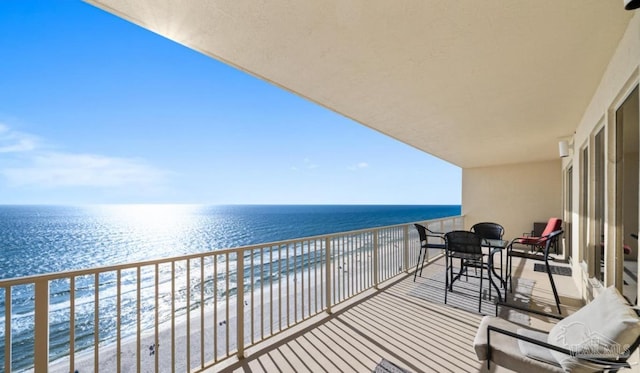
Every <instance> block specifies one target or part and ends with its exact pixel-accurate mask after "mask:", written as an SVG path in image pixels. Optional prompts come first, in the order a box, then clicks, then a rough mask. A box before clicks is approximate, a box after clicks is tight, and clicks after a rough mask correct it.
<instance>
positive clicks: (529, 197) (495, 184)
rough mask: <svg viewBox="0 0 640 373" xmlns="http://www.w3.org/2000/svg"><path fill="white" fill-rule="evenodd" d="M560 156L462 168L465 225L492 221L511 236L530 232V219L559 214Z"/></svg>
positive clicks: (535, 219)
mask: <svg viewBox="0 0 640 373" xmlns="http://www.w3.org/2000/svg"><path fill="white" fill-rule="evenodd" d="M560 166H561V164H560V159H558V160H552V161H546V162H535V163H521V164H517V165H503V166H495V167H480V168H467V169H463V170H462V213H463V214H464V215H465V227H466V228H467V229H469V228H470V227H471V226H472V225H473V224H474V223H477V222H481V221H493V222H496V223H500V224H501V225H502V226H503V227H504V229H505V238H507V239H511V238H514V237H517V236H520V235H522V233H524V232H530V231H531V229H532V227H533V222H546V221H547V220H548V219H549V218H550V217H552V216H553V217H562V215H561V214H562V171H561V167H560Z"/></svg>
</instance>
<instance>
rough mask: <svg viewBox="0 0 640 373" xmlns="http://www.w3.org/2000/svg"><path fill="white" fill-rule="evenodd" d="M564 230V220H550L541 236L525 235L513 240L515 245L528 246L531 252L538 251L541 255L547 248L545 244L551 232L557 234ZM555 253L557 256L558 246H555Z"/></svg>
mask: <svg viewBox="0 0 640 373" xmlns="http://www.w3.org/2000/svg"><path fill="white" fill-rule="evenodd" d="M560 229H562V219H560V218H549V221H547V225H546V226H545V227H544V231H542V234H540V236H534V235H533V232H532V233H531V234H526V233H525V234H524V235H523V236H521V237H517V238H514V239H513V243H516V244H519V245H525V246H528V247H529V248H530V249H531V251H534V250H535V251H536V253H540V252H542V250H544V247H545V243H546V238H545V237H547V236H548V235H549V234H550V233H551V232H555V231H558V230H560ZM553 249H554V252H555V253H556V254H557V253H558V246H557V245H554V246H553Z"/></svg>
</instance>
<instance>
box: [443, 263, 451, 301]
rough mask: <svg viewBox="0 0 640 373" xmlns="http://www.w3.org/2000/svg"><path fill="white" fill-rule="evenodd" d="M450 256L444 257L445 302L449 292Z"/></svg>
mask: <svg viewBox="0 0 640 373" xmlns="http://www.w3.org/2000/svg"><path fill="white" fill-rule="evenodd" d="M449 260H450V259H449V256H448V255H446V254H445V257H444V263H445V267H444V304H447V293H449Z"/></svg>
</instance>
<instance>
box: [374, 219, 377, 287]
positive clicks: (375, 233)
mask: <svg viewBox="0 0 640 373" xmlns="http://www.w3.org/2000/svg"><path fill="white" fill-rule="evenodd" d="M373 287H374V289H376V290H378V230H377V229H374V230H373Z"/></svg>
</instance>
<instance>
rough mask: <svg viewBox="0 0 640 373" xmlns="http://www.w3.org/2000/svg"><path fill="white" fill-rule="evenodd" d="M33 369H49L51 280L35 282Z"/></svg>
mask: <svg viewBox="0 0 640 373" xmlns="http://www.w3.org/2000/svg"><path fill="white" fill-rule="evenodd" d="M35 287H36V289H35V298H36V300H35V310H34V312H35V316H34V340H35V343H34V348H33V355H34V356H33V371H34V372H44V373H46V372H48V370H49V281H48V280H42V279H39V280H36V282H35Z"/></svg>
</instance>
